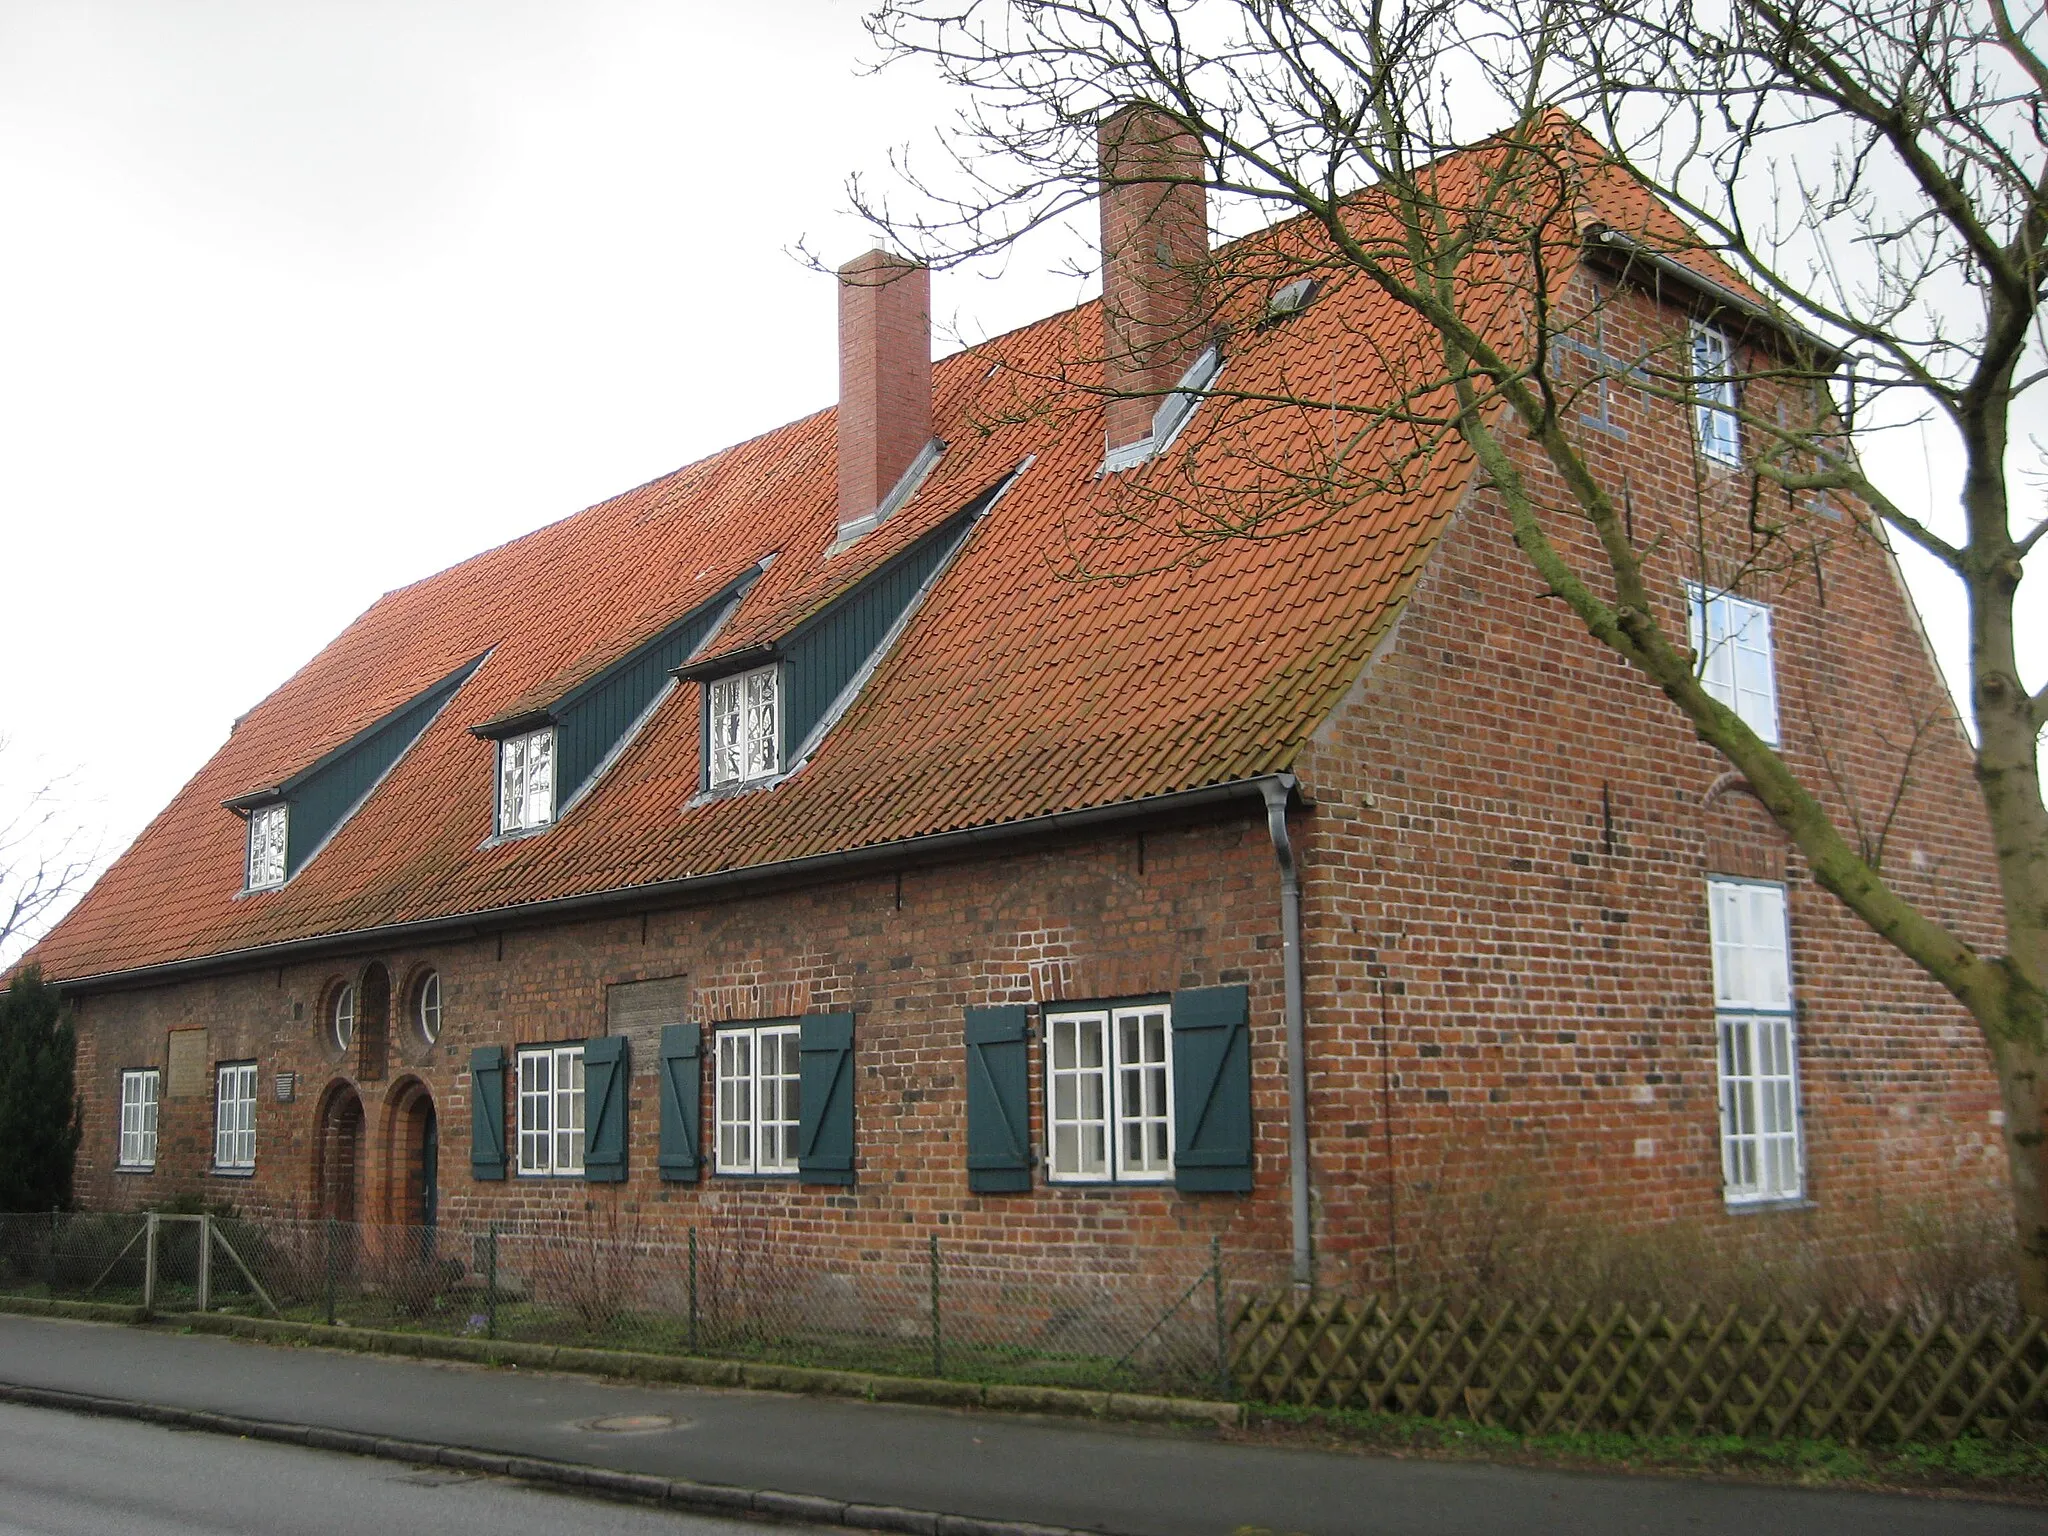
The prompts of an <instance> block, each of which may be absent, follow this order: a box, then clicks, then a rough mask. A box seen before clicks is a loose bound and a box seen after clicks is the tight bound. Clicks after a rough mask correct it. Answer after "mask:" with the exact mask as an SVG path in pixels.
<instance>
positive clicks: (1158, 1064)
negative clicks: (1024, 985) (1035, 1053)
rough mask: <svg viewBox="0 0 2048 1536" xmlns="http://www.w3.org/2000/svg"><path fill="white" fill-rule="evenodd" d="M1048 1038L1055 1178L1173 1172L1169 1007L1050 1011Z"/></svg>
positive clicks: (1050, 1131)
mask: <svg viewBox="0 0 2048 1536" xmlns="http://www.w3.org/2000/svg"><path fill="white" fill-rule="evenodd" d="M1045 1039H1046V1051H1045V1062H1046V1104H1047V1113H1046V1124H1047V1132H1048V1134H1047V1140H1048V1141H1049V1142H1050V1143H1051V1145H1050V1148H1049V1150H1048V1155H1047V1165H1048V1171H1049V1173H1050V1175H1051V1177H1052V1178H1053V1179H1055V1180H1060V1181H1068V1180H1072V1181H1077V1182H1086V1181H1104V1182H1106V1181H1109V1180H1113V1179H1133V1180H1142V1179H1165V1178H1169V1177H1171V1176H1172V1174H1173V1091H1172V1085H1173V1062H1172V1041H1173V1030H1172V1021H1171V1020H1170V1018H1169V1017H1168V1013H1167V1008H1166V1005H1165V1004H1164V1003H1145V1004H1139V1005H1134V1006H1130V1007H1116V1008H1091V1009H1087V1010H1082V1011H1076V1012H1071V1013H1053V1014H1049V1015H1047V1017H1046V1021H1045Z"/></svg>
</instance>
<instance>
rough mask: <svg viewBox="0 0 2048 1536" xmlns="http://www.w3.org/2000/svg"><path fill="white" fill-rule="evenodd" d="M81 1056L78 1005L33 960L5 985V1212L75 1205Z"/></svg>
mask: <svg viewBox="0 0 2048 1536" xmlns="http://www.w3.org/2000/svg"><path fill="white" fill-rule="evenodd" d="M76 1061H77V1041H76V1039H75V1038H74V1036H73V1034H72V1030H71V1010H70V1009H69V1008H67V1007H66V1006H65V1005H64V1001H63V999H62V998H61V997H59V996H58V994H57V989H56V988H55V987H52V986H48V985H46V984H45V983H44V981H43V978H42V973H41V972H40V971H39V970H38V969H37V968H36V967H34V966H30V967H29V968H28V969H26V970H24V971H22V972H20V973H19V974H17V975H16V976H15V978H14V980H13V982H12V983H11V984H10V985H9V986H8V987H7V989H6V990H5V991H4V992H0V1211H57V1210H66V1211H68V1210H70V1209H71V1170H72V1161H73V1159H74V1158H75V1157H76V1156H77V1154H78V1139H79V1135H80V1132H81V1129H82V1126H83V1120H84V1116H85V1105H84V1102H83V1101H82V1100H81V1099H80V1098H79V1097H78V1091H77V1090H78V1085H77V1081H76V1078H75V1075H74V1074H75V1069H76Z"/></svg>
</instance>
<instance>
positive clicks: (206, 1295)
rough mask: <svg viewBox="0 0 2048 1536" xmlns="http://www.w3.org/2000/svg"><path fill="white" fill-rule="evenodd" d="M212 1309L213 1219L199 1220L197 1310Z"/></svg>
mask: <svg viewBox="0 0 2048 1536" xmlns="http://www.w3.org/2000/svg"><path fill="white" fill-rule="evenodd" d="M212 1307H213V1218H212V1217H211V1216H201V1217H200V1218H199V1310H200V1311H202V1312H207V1311H211V1310H212Z"/></svg>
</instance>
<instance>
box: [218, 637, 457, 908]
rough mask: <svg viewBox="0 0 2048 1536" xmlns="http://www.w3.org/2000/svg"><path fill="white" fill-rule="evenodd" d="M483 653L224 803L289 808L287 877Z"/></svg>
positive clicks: (245, 809) (245, 808)
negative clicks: (270, 782) (302, 762)
mask: <svg viewBox="0 0 2048 1536" xmlns="http://www.w3.org/2000/svg"><path fill="white" fill-rule="evenodd" d="M483 660H484V658H483V657H481V656H479V657H477V659H476V660H475V661H470V662H465V663H463V665H462V666H460V667H458V668H456V669H455V671H453V672H451V673H449V674H448V675H447V676H446V677H444V678H442V679H441V680H440V681H439V682H437V683H435V684H434V685H433V686H432V687H431V688H428V689H426V690H425V691H424V692H422V693H418V694H415V695H414V696H413V697H412V698H411V699H408V700H407V701H406V702H405V703H404V704H401V705H400V706H399V707H398V708H397V709H395V710H393V711H392V712H391V713H390V714H388V715H386V716H384V718H383V719H381V720H378V721H375V722H374V723H372V724H371V725H369V726H366V727H365V728H364V729H362V730H360V731H358V732H357V733H356V734H355V735H353V736H351V737H350V738H349V739H348V740H347V741H345V742H343V743H342V744H341V745H340V746H338V747H336V748H335V749H334V750H333V751H331V752H329V753H327V754H326V755H325V756H324V757H322V758H320V759H319V760H318V761H316V762H314V763H311V764H309V765H308V766H306V767H304V768H301V769H300V770H299V771H298V772H297V773H295V774H293V775H292V776H291V777H290V778H288V779H286V780H285V781H284V782H283V783H281V784H278V785H276V786H275V787H273V788H271V789H265V790H258V791H256V792H254V793H252V794H248V795H243V796H241V797H240V798H238V799H235V800H231V801H229V802H228V805H229V808H230V809H232V810H235V811H239V812H241V813H243V814H244V815H246V814H248V813H250V812H252V811H256V810H260V809H262V808H263V807H265V806H271V805H277V804H280V803H281V804H283V805H285V806H287V807H288V808H289V812H288V816H287V819H286V822H285V856H284V877H285V879H287V880H290V879H291V878H292V877H293V876H294V875H296V874H298V872H299V871H300V870H301V869H304V868H305V867H306V864H307V862H308V861H309V860H311V859H312V857H313V855H314V854H316V853H318V852H319V851H320V850H321V849H322V848H324V847H326V846H327V843H328V840H329V839H330V838H332V837H333V836H334V834H335V833H336V832H338V831H340V830H341V826H342V823H343V822H345V821H347V820H348V819H349V817H350V816H351V815H353V814H354V812H355V810H356V808H357V807H358V806H360V805H361V804H362V803H363V802H364V801H365V800H367V799H368V798H369V796H370V791H371V790H373V789H375V788H376V787H377V785H378V784H379V783H380V782H381V781H382V780H383V778H384V775H385V774H387V773H389V772H390V771H391V770H392V769H393V768H395V767H396V766H397V765H398V760H399V759H400V758H402V757H404V756H405V754H406V753H407V752H408V751H409V750H411V747H412V744H413V743H414V742H416V741H418V740H419V739H420V737H421V736H422V735H424V734H425V733H426V729H427V727H428V726H429V725H432V724H433V723H434V717H435V716H436V715H438V714H439V713H440V712H441V711H442V710H443V709H444V708H445V707H446V706H447V704H448V701H449V700H450V699H452V698H454V697H455V695H456V693H457V692H458V691H459V690H460V689H461V687H462V685H463V684H464V683H466V682H468V681H469V679H470V675H471V674H472V673H474V672H475V671H476V669H477V668H478V667H480V666H482V665H483Z"/></svg>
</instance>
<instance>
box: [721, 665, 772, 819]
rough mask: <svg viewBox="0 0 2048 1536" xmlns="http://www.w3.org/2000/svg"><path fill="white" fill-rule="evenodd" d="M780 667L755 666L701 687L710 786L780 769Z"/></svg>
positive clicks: (769, 774) (765, 776)
mask: <svg viewBox="0 0 2048 1536" xmlns="http://www.w3.org/2000/svg"><path fill="white" fill-rule="evenodd" d="M781 675H782V674H781V669H780V668H777V667H773V666H767V667H756V668H755V669H754V670H753V671H751V672H739V673H735V674H734V675H733V676H731V677H721V678H719V679H717V680H716V681H715V682H713V683H712V684H711V685H710V686H709V688H708V689H707V690H706V692H707V694H708V695H709V699H708V703H707V706H706V725H707V727H708V729H707V731H706V736H707V738H708V740H707V746H708V748H709V756H710V764H711V787H712V788H713V789H723V788H725V787H726V786H727V785H729V784H745V783H748V782H749V781H751V780H754V779H765V778H768V777H770V776H771V775H773V774H775V773H777V772H779V771H780V770H781V768H782V742H781V736H780V734H779V732H778V731H777V728H776V727H777V724H778V722H779V721H780V719H781V715H782V709H781V704H782V700H781V696H780V695H781Z"/></svg>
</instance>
